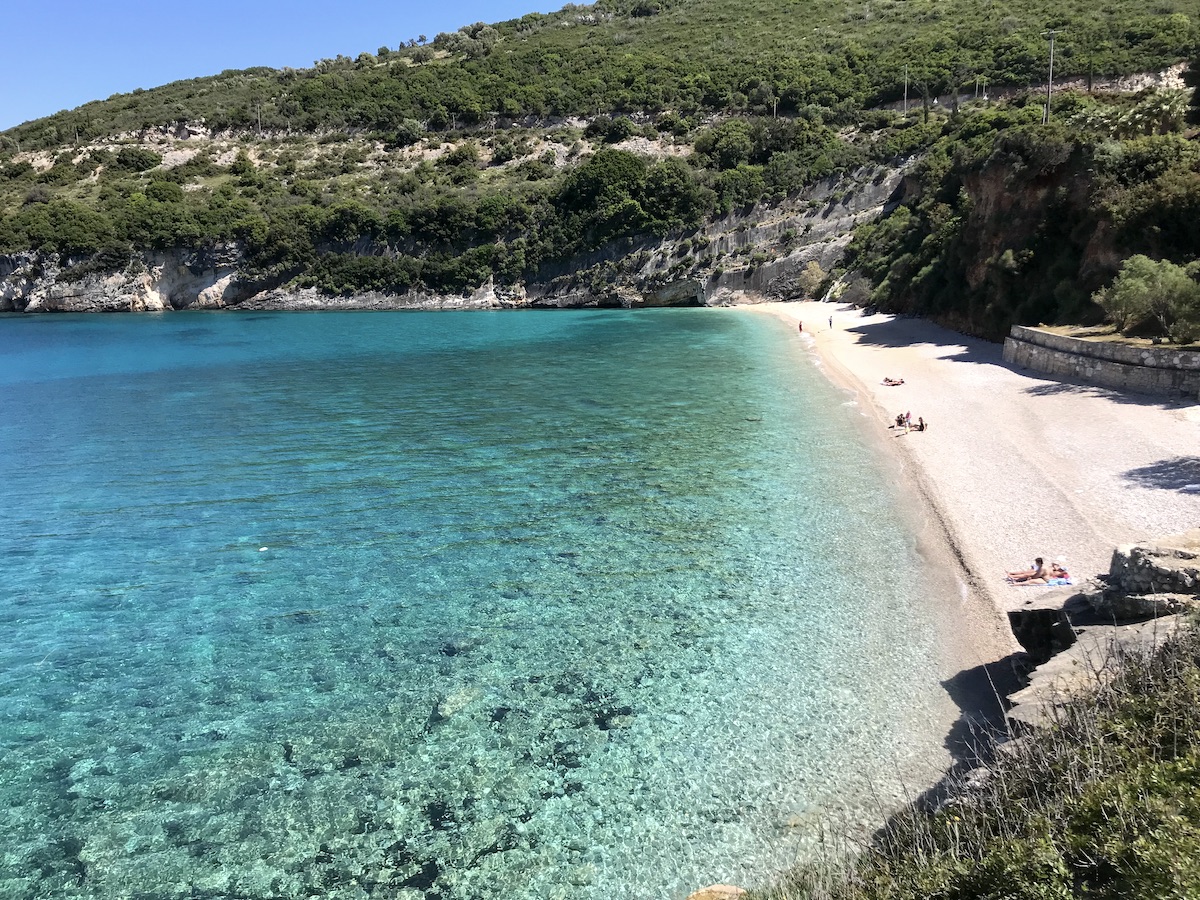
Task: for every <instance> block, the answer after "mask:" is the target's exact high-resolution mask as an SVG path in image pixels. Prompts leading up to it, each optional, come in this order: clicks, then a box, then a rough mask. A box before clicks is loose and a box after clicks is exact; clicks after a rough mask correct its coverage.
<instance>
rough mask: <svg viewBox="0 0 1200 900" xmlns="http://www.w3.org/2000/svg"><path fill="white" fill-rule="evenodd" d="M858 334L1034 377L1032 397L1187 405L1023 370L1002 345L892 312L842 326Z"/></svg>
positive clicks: (870, 342)
mask: <svg viewBox="0 0 1200 900" xmlns="http://www.w3.org/2000/svg"><path fill="white" fill-rule="evenodd" d="M931 328H935V329H937V330H938V331H940V332H941V333H940V334H939V335H936V336H935V339H934V340H930V334H929V329H931ZM845 330H846V331H847V332H849V333H851V334H857V335H858V336H859V343H860V344H863V345H864V346H868V347H892V348H900V347H913V346H917V345H920V344H929V345H930V346H934V347H954V352H952V353H945V354H942V355H941V358H942V359H951V360H954V361H955V362H965V363H976V364H978V365H990V366H998V367H999V368H1001V369H1007V370H1008V371H1010V372H1015V373H1017V374H1019V375H1026V376H1028V377H1029V378H1036V379H1038V380H1039V381H1042V382H1049V383H1044V384H1035V385H1030V386H1029V387H1027V388H1026V389H1025V392H1026V393H1027V394H1029V395H1030V396H1034V397H1046V396H1053V395H1057V394H1074V395H1079V396H1092V397H1104V398H1107V399H1109V400H1112V401H1114V402H1116V403H1125V404H1129V405H1132V406H1151V407H1157V408H1159V409H1176V408H1178V407H1180V406H1187V405H1189V403H1188V401H1186V400H1180V399H1176V398H1171V397H1157V396H1151V395H1148V394H1135V393H1132V392H1129V391H1120V390H1115V389H1113V388H1107V387H1102V386H1100V385H1097V384H1091V383H1089V382H1086V381H1080V380H1078V379H1072V378H1064V377H1062V376H1058V375H1048V374H1046V373H1044V372H1037V371H1034V370H1033V369H1027V368H1025V367H1024V366H1017V365H1013V364H1012V363H1009V362H1005V360H1004V345H1003V344H996V343H992V342H991V341H985V340H983V339H982V338H976V337H969V336H967V335H965V334H959V333H957V332H954V331H951V330H950V329H948V328H944V327H942V326H941V325H937V324H936V323H933V322H930V321H929V320H928V319H921V318H917V317H915V316H900V315H894V316H893V318H892V319H890V320H889V321H886V322H871V323H866V324H862V325H853V326H851V327H849V328H846V329H845Z"/></svg>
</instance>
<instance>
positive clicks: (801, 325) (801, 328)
mask: <svg viewBox="0 0 1200 900" xmlns="http://www.w3.org/2000/svg"><path fill="white" fill-rule="evenodd" d="M797 324H799V326H800V330H801V331H803V330H804V323H803V322H799V323H797Z"/></svg>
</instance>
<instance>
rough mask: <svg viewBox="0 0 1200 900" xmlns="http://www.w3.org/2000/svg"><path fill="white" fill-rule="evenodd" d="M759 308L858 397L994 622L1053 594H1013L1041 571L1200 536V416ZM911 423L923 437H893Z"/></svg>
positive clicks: (962, 346)
mask: <svg viewBox="0 0 1200 900" xmlns="http://www.w3.org/2000/svg"><path fill="white" fill-rule="evenodd" d="M751 308H752V309H755V310H759V311H763V312H769V313H772V314H774V315H777V316H779V317H781V318H783V319H785V320H787V321H788V323H789V327H791V326H794V325H795V323H803V331H800V330H798V329H797V331H796V336H797V340H802V341H804V342H805V344H806V345H807V346H809V347H810V348H811V349H813V350H815V352H817V353H818V354H819V358H820V359H821V361H822V362H823V363H824V364H825V366H826V368H827V370H828V373H829V375H830V377H831V378H833V380H834V381H836V382H837V383H839V384H841V385H842V386H844V387H847V388H849V389H851V390H853V391H854V392H855V393H856V394H857V395H858V397H859V400H860V403H861V406H862V409H863V412H864V414H866V415H868V416H870V417H872V418H873V419H875V420H876V423H877V425H878V427H879V428H880V430H881V433H882V434H884V435H885V437H886V440H887V441H888V442H889V443H890V444H891V445H892V446H893V447H894V449H895V450H896V452H897V454H898V456H899V459H900V461H901V462H902V463H903V471H904V477H906V478H909V479H911V480H912V482H913V483H912V485H911V489H912V490H913V493H914V494H915V495H918V496H920V498H921V500H920V502H922V503H924V504H925V505H926V507H927V509H926V511H927V513H928V514H929V515H930V516H931V517H932V519H933V520H935V521H936V523H937V525H938V528H939V530H940V531H941V532H942V534H943V536H944V537H945V539H946V543H947V545H948V546H949V549H950V550H951V552H952V554H953V556H954V557H956V559H957V561H958V562H957V565H958V567H959V568H960V572H959V576H960V577H961V578H962V579H963V581H964V582H965V583H966V589H967V591H968V592H969V593H970V594H971V595H973V597H974V598H975V599H977V600H979V601H983V602H986V603H987V604H988V605H990V607H991V608H993V609H995V610H996V611H997V612H999V613H1003V612H1006V611H1008V610H1013V609H1019V608H1021V606H1023V605H1024V604H1025V602H1026V601H1027V600H1029V599H1030V592H1036V591H1041V590H1044V588H1037V587H1032V588H1027V587H1015V586H1011V585H1008V584H1006V583H1005V581H1004V577H1003V576H1004V572H1005V571H1006V570H1008V569H1013V568H1017V567H1022V566H1024V565H1027V564H1028V563H1029V562H1030V561H1031V560H1032V559H1033V557H1035V556H1043V557H1045V558H1046V559H1047V560H1051V559H1055V558H1057V557H1065V558H1066V561H1067V565H1068V567H1069V569H1070V571H1071V573H1072V574H1073V575H1075V576H1076V577H1077V578H1080V579H1082V578H1086V577H1089V576H1092V575H1095V574H1098V573H1102V572H1107V571H1108V565H1109V561H1110V559H1111V556H1112V551H1113V548H1114V547H1115V546H1116V545H1117V544H1121V543H1130V542H1135V541H1142V540H1151V539H1154V538H1157V537H1162V536H1165V535H1168V534H1174V533H1178V532H1180V531H1184V530H1185V529H1187V528H1192V527H1196V526H1197V525H1200V493H1193V492H1190V491H1187V490H1182V488H1184V487H1186V486H1187V485H1188V484H1190V483H1193V482H1196V483H1200V404H1185V403H1179V402H1176V401H1172V400H1167V399H1165V398H1154V397H1146V396H1140V395H1136V394H1123V393H1119V392H1116V391H1111V390H1107V389H1104V388H1098V387H1093V386H1089V385H1083V384H1078V383H1072V382H1064V381H1060V380H1054V379H1051V378H1049V377H1043V376H1040V375H1038V373H1034V372H1030V371H1025V370H1018V369H1015V368H1013V367H1011V366H1009V365H1008V364H1006V363H1005V362H1004V361H1003V359H1002V358H1001V352H1002V348H1001V347H1000V345H998V344H991V343H988V342H986V341H981V340H976V339H974V338H967V337H964V336H963V335H960V334H957V333H955V332H952V331H949V330H947V329H944V328H940V327H938V326H936V325H933V324H931V323H929V322H926V321H923V320H919V319H909V318H900V317H894V316H889V315H872V316H866V315H863V314H862V312H861V311H860V310H857V309H853V308H851V307H848V306H845V305H841V304H832V303H818V302H797V303H764V304H761V305H756V306H754V307H751ZM830 317H832V320H833V324H832V327H830ZM885 376H890V377H893V378H899V377H903V378H904V381H905V383H904V384H903V385H902V386H899V387H888V386H885V385H883V384H882V380H883V378H884V377H885ZM906 411H911V413H912V419H913V421H914V422H915V421H916V420H917V417H918V416H923V417H924V418H925V420H926V421H927V422H929V423H930V428H929V430H928V431H926V432H923V433H919V432H912V433H909V434H905V433H904V431H903V430H901V429H895V428H890V429H889V427H888V426H889V425H890V424H891V423H892V421H893V420H894V419H895V416H896V414H897V413H903V412H906ZM996 620H997V622H1000V621H1002V620H1003V617H1002V616H1000V615H998V616H996Z"/></svg>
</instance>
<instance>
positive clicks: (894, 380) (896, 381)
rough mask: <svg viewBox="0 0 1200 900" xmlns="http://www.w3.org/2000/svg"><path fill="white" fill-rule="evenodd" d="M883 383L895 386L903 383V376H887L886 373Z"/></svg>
mask: <svg viewBox="0 0 1200 900" xmlns="http://www.w3.org/2000/svg"><path fill="white" fill-rule="evenodd" d="M883 383H884V384H886V385H887V386H888V387H896V386H897V385H901V384H904V379H903V378H889V377H888V376H887V375H884V376H883Z"/></svg>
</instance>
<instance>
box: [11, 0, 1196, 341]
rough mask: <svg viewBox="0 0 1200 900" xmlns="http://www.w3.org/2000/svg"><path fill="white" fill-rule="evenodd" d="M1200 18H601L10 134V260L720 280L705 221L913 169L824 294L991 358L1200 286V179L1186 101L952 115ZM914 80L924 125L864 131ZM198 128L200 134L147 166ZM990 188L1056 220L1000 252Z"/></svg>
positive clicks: (326, 280)
mask: <svg viewBox="0 0 1200 900" xmlns="http://www.w3.org/2000/svg"><path fill="white" fill-rule="evenodd" d="M1198 13H1200V0H1161V2H1159V3H1157V4H1155V5H1154V6H1152V7H1149V8H1148V7H1146V6H1144V5H1142V4H1135V3H1132V2H1129V0H1113V2H1111V3H1109V4H1107V5H1105V6H1102V7H1095V6H1094V5H1088V4H1084V3H1082V2H1078V0H1063V2H1058V3H1053V4H1052V3H1049V2H1048V0H1018V2H1012V3H1006V4H1003V5H1000V4H994V3H988V2H983V0H939V2H934V0H864V2H862V3H861V4H859V3H855V4H844V3H838V2H834V0H749V2H746V3H742V4H737V5H734V4H729V3H727V2H723V0H690V2H689V0H600V2H598V3H597V4H595V5H594V6H587V7H583V6H573V5H568V6H567V7H565V8H564V9H563V10H562V11H561V12H559V13H554V14H551V15H541V14H533V15H529V16H525V17H522V18H520V19H515V20H512V21H509V22H503V23H498V24H495V25H483V24H476V25H472V26H467V27H465V28H463V29H461V30H460V31H457V32H453V33H447V34H441V35H437V36H435V37H434V38H433V39H432V40H431V41H430V40H428V39H427V38H425V37H424V36H420V37H418V38H414V39H413V40H410V41H407V42H406V43H405V44H404V45H402V46H400V47H398V48H389V47H386V46H385V47H380V48H379V50H378V52H376V53H363V54H361V55H360V56H359V57H357V58H356V59H348V58H344V57H343V58H338V59H334V60H321V61H318V62H317V63H316V64H315V65H314V67H313V68H312V69H308V70H300V71H294V70H284V71H275V70H271V69H250V70H246V71H244V72H226V73H222V74H221V75H219V76H215V77H212V78H200V79H195V80H191V81H184V82H176V83H174V84H170V85H166V86H164V87H161V88H155V89H153V90H148V91H138V92H134V93H133V94H130V95H121V96H117V97H113V98H110V99H108V100H106V101H97V102H94V103H90V104H87V105H85V106H83V107H80V108H79V109H77V110H73V111H68V112H63V113H59V114H57V115H54V116H51V117H49V118H47V119H42V120H39V121H36V122H31V123H27V124H25V125H22V126H20V127H18V128H15V129H12V130H10V131H8V132H6V133H4V134H3V135H0V216H2V217H0V252H9V253H12V252H18V251H23V250H30V249H32V250H36V251H40V252H42V253H52V254H57V256H58V258H59V261H60V263H65V271H64V272H63V273H62V276H61V277H63V278H67V279H71V278H77V277H80V276H82V275H84V274H87V273H88V272H94V271H106V270H119V269H121V268H122V267H128V266H130V265H136V264H137V262H136V260H135V259H134V257H135V256H137V255H138V254H139V253H142V252H145V251H148V250H170V249H196V248H207V247H213V246H217V245H226V244H232V245H235V246H237V247H238V248H239V250H240V252H241V254H242V259H243V264H242V276H243V278H244V279H245V280H246V281H247V282H249V283H253V284H255V285H258V286H260V287H271V286H275V285H280V284H289V283H290V284H296V285H314V286H317V287H319V288H321V289H323V290H325V291H327V292H330V293H340V294H349V293H354V292H361V291H365V290H376V291H383V292H392V293H402V292H404V291H407V290H409V289H411V288H424V289H429V290H434V291H449V292H462V291H467V290H470V289H472V288H474V287H476V286H478V285H479V284H481V283H483V282H485V281H487V280H488V278H494V279H495V280H496V281H497V283H499V284H502V285H503V284H518V283H525V282H536V281H539V280H543V279H545V278H547V277H549V276H551V275H553V274H555V273H559V272H562V271H563V270H564V269H567V268H569V267H570V266H571V265H572V263H573V261H577V260H580V259H582V258H583V257H584V256H585V255H586V254H589V253H592V252H594V251H597V250H604V251H605V252H606V253H608V254H609V255H610V256H620V255H621V254H622V253H625V252H628V251H630V250H632V249H634V248H636V247H637V246H639V242H640V245H643V246H644V244H645V242H646V241H647V240H660V239H671V240H674V241H676V242H677V243H680V244H681V245H687V246H690V247H692V248H693V249H695V248H699V252H687V251H685V252H684V253H683V254H681V256H682V258H683V261H682V262H681V263H680V264H678V265H677V266H675V267H673V268H672V270H671V271H672V273H673V274H674V275H675V276H677V277H693V278H708V277H710V276H711V275H712V274H713V273H714V272H716V271H719V270H720V269H721V268H722V266H723V265H726V264H728V263H729V262H730V261H724V260H721V259H720V258H718V257H716V256H715V255H713V254H711V253H705V252H704V251H703V241H702V240H701V239H700V238H699V237H697V236H696V235H697V231H696V230H697V229H698V228H700V227H701V226H702V225H703V223H705V222H706V221H712V220H713V219H714V218H715V217H720V216H722V215H724V214H725V213H728V212H730V211H732V210H738V209H744V208H747V207H749V206H751V205H753V204H764V203H765V204H773V203H780V202H783V201H785V200H787V199H788V198H796V197H799V196H802V195H803V193H804V192H805V191H806V190H807V189H808V188H810V187H811V186H812V185H813V184H814V182H816V181H817V180H819V179H821V178H824V177H826V176H829V175H836V174H838V173H842V172H848V171H851V170H854V169H855V168H857V167H859V166H862V165H864V164H885V165H886V164H893V163H896V162H898V161H901V160H906V159H911V158H914V157H919V158H920V159H921V161H920V162H919V164H918V165H917V168H916V171H915V175H914V177H913V179H912V180H913V187H914V190H912V191H910V195H909V196H908V198H907V199H906V201H905V203H904V204H903V205H902V206H901V207H900V209H899V210H897V212H896V213H894V214H893V215H892V216H891V217H890V218H888V219H887V220H886V221H884V222H881V223H880V224H879V225H877V226H876V227H874V228H871V229H864V230H863V231H862V233H861V234H860V235H859V237H858V239H857V240H856V242H855V244H854V246H853V247H852V249H851V253H850V257H849V263H850V265H851V267H852V269H851V270H850V274H851V276H852V277H849V278H848V279H846V284H842V285H839V286H838V288H839V289H842V288H845V287H846V286H847V285H848V286H849V289H850V290H851V293H850V294H847V295H846V296H847V297H854V298H857V299H862V300H864V301H868V300H869V301H871V302H875V303H877V304H879V305H882V306H884V307H886V308H891V309H900V310H911V311H917V312H922V313H924V314H928V315H932V316H935V317H938V318H940V319H942V320H943V321H947V322H949V323H951V324H956V325H958V326H959V327H962V328H964V329H965V330H970V331H975V332H977V333H981V334H987V335H992V336H995V335H996V334H998V333H1002V332H1003V331H1004V330H1005V329H1006V328H1007V324H1008V323H1009V322H1011V321H1015V320H1021V321H1034V320H1038V319H1043V320H1047V321H1054V320H1058V319H1061V318H1064V317H1087V316H1094V315H1096V309H1097V307H1096V306H1095V304H1094V303H1092V301H1091V299H1090V297H1091V295H1092V293H1093V292H1094V291H1096V290H1098V289H1100V288H1102V287H1104V286H1105V285H1106V284H1107V283H1108V282H1109V281H1111V279H1112V277H1113V275H1114V273H1115V271H1116V268H1117V265H1118V264H1119V261H1120V259H1121V258H1123V257H1124V256H1128V255H1129V254H1130V253H1134V252H1143V253H1147V254H1149V255H1151V256H1153V257H1155V258H1159V257H1165V258H1168V259H1171V260H1173V261H1175V262H1177V263H1179V264H1181V265H1182V264H1187V263H1189V262H1191V260H1192V257H1193V256H1194V251H1193V250H1192V249H1191V248H1192V247H1194V246H1198V245H1197V244H1196V242H1195V241H1194V240H1193V237H1194V235H1193V234H1192V232H1193V230H1194V226H1193V225H1192V224H1191V223H1193V222H1194V221H1195V218H1194V217H1193V216H1191V215H1190V211H1191V208H1192V207H1191V205H1190V204H1192V202H1193V201H1192V199H1191V198H1192V195H1193V193H1194V186H1193V184H1192V180H1193V179H1194V171H1195V169H1196V167H1197V163H1196V160H1195V154H1193V153H1192V152H1191V150H1190V147H1191V143H1190V141H1188V140H1186V139H1185V137H1184V136H1183V132H1182V129H1183V127H1184V123H1183V118H1182V112H1183V109H1184V107H1183V105H1181V103H1180V98H1179V97H1169V96H1168V97H1163V96H1143V97H1132V98H1131V97H1126V96H1117V95H1103V94H1097V95H1095V96H1089V95H1086V94H1082V93H1080V94H1077V95H1073V96H1070V95H1068V96H1064V97H1063V98H1062V99H1061V100H1056V103H1057V104H1059V105H1060V108H1057V109H1056V111H1055V116H1054V120H1053V122H1052V124H1051V125H1050V126H1042V125H1041V124H1040V115H1041V105H1040V103H1041V101H1040V99H1039V97H1038V96H1037V94H1036V92H1035V93H1033V94H1026V93H1017V94H1016V95H1015V96H1014V98H1013V99H1011V100H1007V101H1002V102H1000V103H997V102H996V101H991V102H983V101H978V102H974V101H972V102H966V101H963V102H961V103H960V100H959V99H958V94H957V92H955V94H954V95H953V96H952V97H950V98H946V97H945V96H944V95H945V93H946V92H947V91H950V90H952V89H958V88H964V89H965V90H966V92H967V95H968V96H973V95H974V94H975V93H976V92H986V91H987V90H991V91H993V92H995V90H996V89H997V86H999V85H1010V86H1016V87H1018V88H1021V89H1022V91H1023V90H1024V87H1025V86H1028V85H1030V84H1036V83H1037V82H1038V81H1039V80H1040V79H1041V78H1042V77H1043V75H1042V73H1043V72H1044V70H1045V68H1046V63H1047V59H1046V50H1047V47H1046V43H1045V38H1044V37H1043V34H1042V33H1043V31H1044V30H1045V29H1047V28H1054V29H1057V30H1061V32H1062V33H1061V34H1060V35H1059V36H1058V41H1057V45H1056V61H1055V68H1056V72H1057V73H1058V75H1059V76H1060V77H1069V76H1071V75H1077V76H1079V77H1080V78H1085V79H1090V78H1091V77H1092V76H1097V77H1099V76H1111V75H1115V74H1121V73H1129V72H1134V71H1139V70H1154V69H1160V68H1162V67H1164V66H1166V65H1168V64H1170V63H1172V62H1175V61H1176V60H1178V59H1180V58H1182V57H1183V56H1185V55H1186V54H1188V53H1190V52H1191V50H1192V49H1193V48H1194V47H1195V44H1196V38H1197V33H1198V32H1197V26H1196V23H1197V21H1198V20H1197V14H1198ZM906 78H907V84H908V96H909V100H910V111H909V114H908V115H904V114H903V113H901V112H900V111H897V110H895V109H888V108H883V107H881V106H880V104H884V103H886V102H888V101H895V100H898V99H899V98H901V97H902V96H904V90H905V79H906ZM939 98H941V102H937V101H938V99H939ZM1156 107H1162V108H1161V109H1157V108H1156ZM565 116H569V117H574V118H563V117H565ZM201 122H202V123H203V127H202V128H199V131H198V132H197V128H198V127H199V126H198V123H201ZM187 127H190V128H191V129H192V130H191V132H189V133H192V134H198V136H196V137H192V138H191V139H190V140H188V141H180V142H172V141H170V140H166V139H164V136H166V135H170V134H172V133H174V132H180V133H182V130H183V129H185V128H187ZM989 178H991V179H993V180H994V179H997V178H999V179H1009V181H1008V186H1009V188H1013V187H1024V188H1028V189H1029V190H1030V191H1032V192H1033V194H1034V195H1036V196H1037V197H1038V198H1040V199H1038V201H1037V202H1038V203H1041V202H1047V203H1051V204H1054V209H1055V210H1056V211H1057V213H1056V214H1055V215H1053V216H1045V215H1041V216H1040V217H1039V216H1038V215H1037V214H1036V213H1035V211H1034V209H1033V208H1032V207H1031V208H1030V209H1029V210H1027V211H1026V212H1027V213H1028V215H1027V216H1026V217H1025V219H1022V218H1021V217H1018V222H1017V223H1016V224H1017V225H1020V226H1022V227H1025V226H1028V227H1025V230H1024V231H1021V230H1019V229H1018V230H1017V231H1016V232H1014V233H1012V234H1010V235H1008V236H1007V237H1006V238H1005V239H1004V240H1001V241H1000V243H1002V244H1005V246H1003V247H1000V249H999V250H998V251H997V252H992V250H993V249H994V248H992V247H991V246H990V245H991V244H995V243H996V241H997V240H999V239H998V238H996V236H995V235H992V234H988V233H987V229H986V223H981V222H979V221H977V219H978V218H979V214H978V213H973V210H977V209H979V201H980V196H981V194H980V191H983V192H984V193H986V190H985V189H986V187H987V181H988V179H989ZM1051 182H1053V183H1054V184H1055V185H1056V190H1055V192H1054V195H1053V196H1052V197H1047V196H1043V195H1044V193H1045V192H1044V191H1042V188H1043V187H1044V186H1045V185H1046V184H1049V183H1051ZM1035 205H1036V204H1035ZM1058 213H1061V214H1058ZM1160 217H1165V219H1164V220H1163V223H1160V221H1159V220H1160ZM1035 219H1040V224H1039V222H1035V221H1034V220H1035ZM1168 220H1169V222H1168ZM1101 232H1103V233H1104V234H1105V235H1107V237H1105V241H1106V243H1105V249H1106V255H1105V256H1104V259H1103V260H1100V261H1099V262H1097V261H1096V259H1095V250H1096V246H1095V241H1094V240H1093V238H1094V237H1095V235H1096V234H1098V233H1101ZM1126 239H1128V246H1126V244H1125V243H1123V242H1125V241H1126ZM1005 241H1007V243H1005ZM981 242H982V243H981ZM985 243H987V244H989V246H983V244H985ZM1102 243H1103V242H1102ZM1060 245H1061V251H1060V250H1059V249H1057V248H1059V247H1060ZM1051 246H1053V247H1055V248H1056V250H1055V252H1054V253H1050V252H1046V251H1047V248H1049V247H1051ZM980 254H982V260H983V262H982V263H981V262H980ZM993 256H994V257H995V258H994V259H993V258H992V257H993ZM1143 320H1145V319H1144V317H1143Z"/></svg>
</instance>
